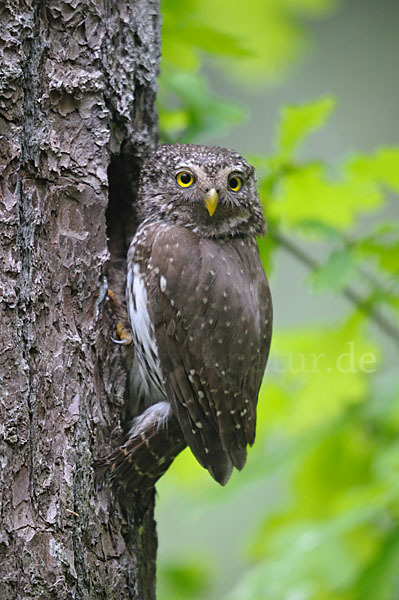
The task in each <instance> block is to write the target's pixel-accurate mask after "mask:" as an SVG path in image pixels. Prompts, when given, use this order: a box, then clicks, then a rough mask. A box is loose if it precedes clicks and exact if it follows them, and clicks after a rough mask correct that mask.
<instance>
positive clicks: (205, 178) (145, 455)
mask: <svg viewBox="0 0 399 600" xmlns="http://www.w3.org/2000/svg"><path fill="white" fill-rule="evenodd" d="M137 210H138V216H139V222H140V225H139V227H138V229H137V232H136V234H135V236H134V238H133V240H132V242H131V245H130V248H129V252H128V257H127V286H126V301H127V310H128V316H129V321H130V325H131V330H132V346H133V350H134V360H133V362H132V364H131V366H130V369H129V380H130V385H129V388H130V398H131V399H132V401H133V402H134V406H133V412H134V413H135V414H136V417H135V418H134V419H133V421H132V423H131V426H130V429H129V432H128V435H127V440H126V442H125V444H124V445H123V446H122V447H121V448H119V449H118V450H116V451H115V452H114V453H113V454H112V455H111V456H110V457H108V458H107V459H106V460H105V461H104V462H103V466H104V465H106V466H107V468H109V469H110V470H111V472H112V476H113V477H115V478H116V479H118V480H119V481H121V480H122V481H124V482H125V485H127V484H128V485H129V487H130V488H132V489H133V490H135V489H140V488H145V487H147V488H148V487H151V486H152V485H153V484H154V483H155V482H156V480H157V479H158V478H159V477H160V476H161V475H162V474H163V473H164V472H165V471H166V470H167V468H168V467H169V465H170V464H171V462H172V461H173V460H174V458H175V457H176V456H177V454H178V453H179V452H180V451H181V450H182V449H183V448H185V447H186V446H189V448H190V450H191V451H192V453H193V454H194V456H195V458H196V459H197V460H198V462H199V463H200V464H201V465H202V466H203V467H204V468H205V469H207V470H208V471H209V473H210V475H211V476H212V477H213V478H214V479H215V480H216V481H217V482H218V483H220V484H221V485H225V484H226V482H227V481H228V479H229V478H230V475H231V473H232V470H233V468H234V467H235V468H236V469H238V470H241V469H242V468H243V467H244V465H245V462H246V456H247V447H248V446H251V445H252V444H253V442H254V439H255V428H256V405H257V399H258V393H259V388H260V385H261V382H262V378H263V374H264V370H265V367H266V361H267V358H268V354H269V347H270V341H271V333H272V301H271V295H270V291H269V286H268V283H267V279H266V276H265V273H264V271H263V268H262V264H261V261H260V258H259V253H258V248H257V243H256V237H257V236H261V235H264V234H265V231H266V226H265V220H264V216H263V212H262V208H261V205H260V202H259V199H258V196H257V191H256V184H255V174H254V169H253V167H252V166H250V165H249V164H248V163H247V162H246V160H245V159H244V158H242V156H240V155H239V154H237V153H236V152H234V151H232V150H227V149H225V148H220V147H207V146H199V145H192V144H170V145H163V146H160V147H159V148H158V149H157V150H155V151H154V152H153V153H152V154H151V155H150V156H148V158H147V159H146V160H145V162H144V164H143V167H142V171H141V176H140V183H139V191H138V197H137Z"/></svg>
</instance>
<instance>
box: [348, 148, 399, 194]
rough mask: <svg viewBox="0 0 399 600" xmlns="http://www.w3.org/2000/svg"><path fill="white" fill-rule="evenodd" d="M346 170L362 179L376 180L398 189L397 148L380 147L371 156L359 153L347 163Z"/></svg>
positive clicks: (398, 153)
mask: <svg viewBox="0 0 399 600" xmlns="http://www.w3.org/2000/svg"><path fill="white" fill-rule="evenodd" d="M348 171H349V173H351V174H352V175H353V174H354V175H356V176H357V178H358V179H363V180H364V181H377V182H379V183H380V184H383V185H385V186H387V187H388V188H389V189H392V190H394V191H396V192H397V191H399V148H380V149H379V150H377V151H376V152H375V153H374V154H372V155H371V156H366V155H360V156H357V157H355V158H353V159H352V160H351V161H350V162H349V164H348Z"/></svg>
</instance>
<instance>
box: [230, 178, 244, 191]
mask: <svg viewBox="0 0 399 600" xmlns="http://www.w3.org/2000/svg"><path fill="white" fill-rule="evenodd" d="M241 185H242V179H241V177H238V176H237V175H233V177H230V179H229V186H230V189H231V191H232V192H238V190H239V189H240V188H241Z"/></svg>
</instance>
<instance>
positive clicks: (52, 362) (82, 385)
mask: <svg viewBox="0 0 399 600" xmlns="http://www.w3.org/2000/svg"><path fill="white" fill-rule="evenodd" d="M159 25H160V16H159V5H158V0H125V1H121V2H119V3H116V2H115V3H114V2H107V1H106V0H105V1H101V0H63V1H59V0H49V1H48V2H43V1H40V0H37V1H36V0H27V1H25V2H22V0H20V1H19V2H18V1H17V0H14V1H13V0H5V2H4V1H3V2H1V4H0V26H1V28H2V32H1V36H0V39H1V42H0V62H1V78H0V108H1V115H2V116H1V117H0V177H1V180H0V183H1V185H0V193H1V202H0V208H1V217H0V219H1V220H0V223H1V225H0V228H1V229H0V232H1V245H0V261H1V267H0V269H1V271H2V273H1V281H0V311H1V313H0V314H1V316H0V319H1V321H0V323H1V325H0V336H1V346H0V411H1V423H0V432H1V440H2V446H1V452H0V465H1V482H0V494H1V519H2V520H1V523H0V571H1V581H2V583H1V584H0V597H1V598H2V599H3V598H4V599H5V600H13V599H25V598H40V599H42V600H50V599H53V598H54V599H57V600H62V599H64V598H65V599H68V600H70V599H72V598H76V599H83V598H84V599H90V600H94V599H100V598H101V599H105V598H106V599H107V600H111V599H128V598H133V599H138V598H140V599H143V600H147V599H151V598H154V597H155V591H154V587H155V584H154V582H155V554H156V533H155V526H154V520H153V497H152V496H151V498H150V499H149V501H148V503H147V504H146V509H145V510H142V511H138V510H132V511H131V513H130V514H129V510H128V511H127V512H126V511H122V510H121V509H120V507H119V504H118V501H117V500H116V499H115V498H113V497H112V494H111V492H110V490H109V489H108V488H105V489H102V490H101V491H99V492H97V491H96V489H95V485H94V470H93V460H94V459H95V458H98V457H99V456H103V455H104V454H106V453H107V452H108V451H110V450H111V448H112V447H114V446H116V445H117V444H118V443H119V442H120V441H121V437H122V433H121V432H122V428H121V424H120V419H121V414H122V412H123V400H124V389H125V380H126V374H125V371H124V368H123V365H122V361H121V357H120V351H119V348H118V347H117V346H115V345H114V344H113V343H112V341H111V339H110V338H111V336H112V334H113V331H114V327H115V323H114V319H113V317H112V315H111V313H110V311H109V309H108V307H107V302H106V293H107V282H108V283H109V286H110V287H111V288H113V289H114V291H115V292H116V293H117V294H119V295H121V293H122V294H123V292H121V290H122V288H123V274H124V256H125V252H126V249H127V244H128V241H129V239H130V237H131V235H132V233H133V231H134V228H135V223H134V210H133V209H134V193H135V187H134V184H135V175H136V173H137V169H138V168H139V165H140V157H141V156H142V155H143V153H145V152H147V151H148V149H149V148H150V147H152V146H154V144H155V135H156V134H155V131H156V115H155V109H154V98H155V90H156V82H155V78H156V74H157V69H158V57H159V49H160V41H159ZM107 237H108V238H109V240H108V246H107ZM134 503H135V500H134V499H132V509H133V508H134Z"/></svg>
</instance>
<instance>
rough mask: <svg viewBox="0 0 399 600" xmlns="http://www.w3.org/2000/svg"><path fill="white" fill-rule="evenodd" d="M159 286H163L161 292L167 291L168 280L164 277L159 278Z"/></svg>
mask: <svg viewBox="0 0 399 600" xmlns="http://www.w3.org/2000/svg"><path fill="white" fill-rule="evenodd" d="M159 285H160V286H161V292H164V291H165V290H166V279H165V277H164V276H163V275H161V277H160V278H159Z"/></svg>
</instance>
